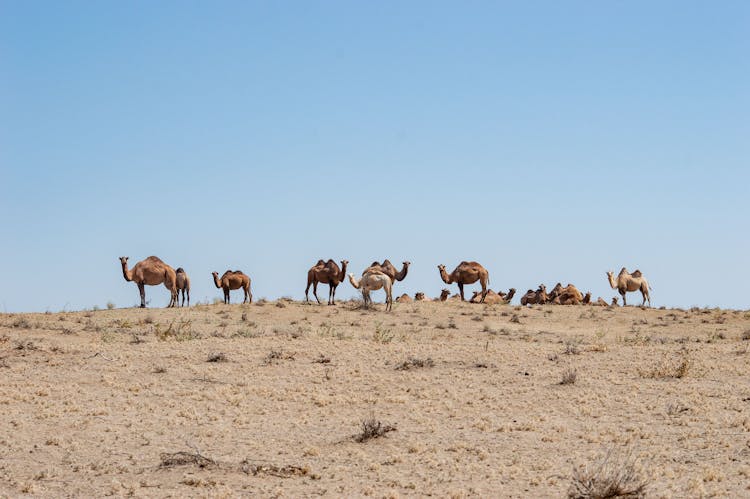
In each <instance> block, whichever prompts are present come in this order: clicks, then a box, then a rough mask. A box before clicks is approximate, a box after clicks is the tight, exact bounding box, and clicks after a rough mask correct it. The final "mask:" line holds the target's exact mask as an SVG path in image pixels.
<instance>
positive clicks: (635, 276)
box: [120, 256, 651, 311]
mask: <svg viewBox="0 0 750 499" xmlns="http://www.w3.org/2000/svg"><path fill="white" fill-rule="evenodd" d="M120 264H121V265H122V275H123V277H125V280H126V281H133V282H135V283H136V285H137V286H138V291H139V292H140V295H141V307H142V308H144V307H145V306H146V291H145V286H147V285H148V286H158V285H159V284H164V286H165V287H166V288H167V289H168V290H169V291H170V293H171V299H170V301H169V305H168V307H176V306H178V301H179V298H180V294H181V296H182V301H181V303H179V306H184V305H185V298H186V297H187V306H190V278H189V277H188V275H187V273H186V272H185V270H184V269H183V268H182V267H180V268H178V269H177V270H174V269H173V268H172V267H170V266H169V265H167V264H166V263H164V262H163V261H162V260H161V259H160V258H158V257H156V256H150V257H148V258H146V259H145V260H141V261H140V262H138V263H136V264H135V266H134V267H133V268H132V269H129V268H128V257H127V256H122V257H120ZM347 265H349V262H348V261H347V260H341V266H340V267H339V265H338V264H337V263H336V262H335V261H333V260H328V261H325V260H318V262H317V263H316V264H315V265H313V266H312V267H310V270H308V271H307V287H306V288H305V301H310V300H309V296H308V292H309V290H310V286H312V287H313V296H314V297H315V300H317V302H318V303H320V299H319V298H318V284H327V285H328V305H335V304H336V301H335V298H336V288H337V287H338V285H339V284H341V283H342V282H343V281H344V279H345V278H346V277H347V276H348V277H349V282H350V283H351V285H352V286H354V288H356V289H358V290H360V291H361V292H362V299H363V301H364V306H365V307H369V306H370V305H371V304H372V298H371V297H370V292H371V291H377V290H379V289H383V290H384V291H385V303H386V311H388V310H391V309H392V308H393V301H394V300H393V284H394V283H395V282H397V281H403V280H404V279H405V278H406V274H407V273H408V272H409V265H411V262H403V267H402V268H401V270H397V269H396V267H394V266H393V264H392V263H391V262H390V261H389V260H388V259H386V260H384V261H383V263H379V262H377V261H375V262H372V263H371V264H370V266H369V267H367V268H366V269H365V270H364V271H363V272H362V276H361V278H359V279H357V278H356V277H355V276H354V274H352V273H349V274H347V273H346V270H347ZM438 270H439V271H440V278H441V279H442V280H443V282H445V283H446V284H454V283H455V284H458V290H459V294H457V295H454V296H452V297H451V296H450V291H449V290H448V289H443V290H442V292H441V294H440V297H439V298H435V299H434V300H431V299H429V298H427V297H425V294H424V293H416V294H415V295H414V299H412V298H411V297H410V296H409V295H407V294H404V295H402V296H400V297H398V298H396V300H395V301H397V302H401V303H403V302H411V301H446V300H449V299H452V300H458V299H460V300H461V301H465V298H464V285H466V284H474V283H476V282H477V281H479V284H480V285H481V286H482V291H481V292H480V291H475V292H474V296H472V297H471V299H470V300H469V301H470V302H472V303H487V304H493V303H510V301H511V299H512V298H513V296H515V293H516V290H515V288H511V289H510V290H508V292H507V293H503V292H502V291H501V292H498V293H496V292H494V291H492V290H491V289H488V288H487V285H488V284H489V282H490V275H489V272H487V269H485V268H484V267H483V266H482V265H481V264H479V263H477V262H461V263H460V264H458V266H457V267H456V268H455V269H454V270H453V272H451V273H450V274H448V273H447V272H446V270H445V265H438ZM212 275H213V279H214V285H215V286H216V287H217V288H220V289H222V290H223V292H224V303H226V304H228V303H229V292H230V291H232V290H237V289H242V290H243V292H244V300H243V301H242V303H252V301H253V294H252V292H251V291H250V284H251V281H250V277H249V276H248V275H247V274H245V273H244V272H242V271H241V270H234V271H233V270H227V271H226V272H224V274H223V275H222V276H221V277H219V273H218V272H212ZM607 279H608V281H609V285H610V286H611V287H612V289H616V290H617V291H618V292H619V293H620V296H621V297H622V302H623V304H624V305H627V301H626V300H625V294H626V293H628V292H634V291H640V292H641V295H642V296H643V303H642V304H641V305H642V306H643V305H645V304H646V302H648V305H649V306H651V298H650V296H649V289H650V286H649V284H648V281H647V280H646V278H645V277H643V274H642V273H641V271H640V270H636V271H634V272H633V273H632V274H631V273H630V272H628V271H627V269H626V268H625V267H623V268H622V270H620V273H619V274H618V275H617V277H615V275H614V273H613V272H607ZM532 304H556V305H598V306H616V305H617V304H618V303H617V298H613V299H612V302H611V303H607V302H606V301H605V300H603V299H602V298H601V297H599V299H598V300H597V301H595V302H592V301H591V293H590V292H589V293H586V294H585V295H584V294H583V293H581V292H580V291H579V290H578V288H576V287H575V286H573V285H572V284H568V285H567V286H564V287H563V285H562V284H561V283H557V285H556V286H555V287H554V288H553V289H552V291H550V292H549V293H547V288H546V287H545V286H544V284H540V285H539V287H538V288H537V289H536V290H531V289H530V290H528V291H527V292H526V294H524V295H523V296H522V297H521V305H532Z"/></svg>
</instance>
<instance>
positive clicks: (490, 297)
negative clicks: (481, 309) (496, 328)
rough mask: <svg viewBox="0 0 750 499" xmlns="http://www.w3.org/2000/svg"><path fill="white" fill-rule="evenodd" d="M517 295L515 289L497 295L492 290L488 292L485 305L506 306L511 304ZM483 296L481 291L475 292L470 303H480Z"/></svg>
mask: <svg viewBox="0 0 750 499" xmlns="http://www.w3.org/2000/svg"><path fill="white" fill-rule="evenodd" d="M515 294H516V289H515V288H510V290H508V293H507V294H506V293H503V292H502V291H501V292H500V293H495V292H494V291H493V290H492V289H488V290H487V295H486V296H485V298H484V303H486V304H490V305H505V304H508V303H510V300H511V299H512V298H513V296H514V295H515ZM480 299H481V294H480V292H479V291H474V295H473V296H472V297H471V299H470V300H469V303H480Z"/></svg>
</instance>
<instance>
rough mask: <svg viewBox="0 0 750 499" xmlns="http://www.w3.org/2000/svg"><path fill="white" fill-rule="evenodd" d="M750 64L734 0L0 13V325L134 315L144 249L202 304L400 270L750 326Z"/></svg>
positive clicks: (17, 5)
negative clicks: (584, 295)
mask: <svg viewBox="0 0 750 499" xmlns="http://www.w3.org/2000/svg"><path fill="white" fill-rule="evenodd" d="M749 55H750V3H749V2H745V1H736V2H732V1H727V2H685V1H674V2H670V1H660V2H650V1H649V2H647V1H640V2H638V1H636V2H614V1H612V2H594V1H585V2H557V1H549V2H543V1H539V2H513V3H510V2H508V3H505V2H497V1H489V2H474V1H472V2H434V1H429V2H417V1H414V2H400V1H398V2H395V1H394V2H350V1H341V2H336V1H325V2H315V1H304V2H245V1H242V2H187V1H179V2H166V1H159V2H150V1H144V2H93V1H91V2H70V1H66V2H41V1H39V2H27V1H17V2H8V1H0V210H1V213H2V215H3V221H2V227H3V238H2V244H0V307H2V308H1V309H0V310H3V311H8V312H15V311H44V310H51V311H57V310H61V309H63V308H66V309H68V310H71V309H81V308H88V307H92V306H94V305H98V306H100V307H102V306H104V304H105V303H107V302H108V301H112V302H114V303H115V304H117V306H132V305H134V304H137V303H138V301H139V299H138V291H137V289H136V286H135V285H134V284H132V283H126V282H125V281H124V280H123V278H122V274H121V272H120V265H119V262H118V257H119V256H123V255H127V256H130V258H131V263H134V262H136V261H138V260H140V259H142V258H145V257H147V256H149V255H152V254H154V255H158V256H160V257H161V258H162V259H164V260H165V261H166V262H168V263H170V264H171V265H172V266H174V267H178V266H182V267H184V268H185V269H187V271H188V273H189V274H190V275H191V278H192V281H193V300H194V301H197V300H205V299H208V300H212V299H213V298H214V297H216V296H221V293H220V290H217V289H215V288H214V287H213V283H212V281H211V271H214V270H216V271H219V272H223V271H224V270H226V269H228V268H232V269H234V268H240V269H242V270H244V271H245V272H247V273H248V274H250V275H251V277H252V278H253V288H254V289H253V292H254V295H255V297H256V298H260V297H267V298H269V299H271V298H275V297H278V296H283V295H287V296H292V297H294V298H301V297H302V296H303V292H304V287H305V279H306V271H307V269H308V268H309V267H310V266H311V265H312V264H313V263H315V262H316V261H317V260H318V259H319V258H334V259H336V260H341V259H344V258H346V259H348V260H350V262H351V267H352V269H353V270H354V271H356V272H357V273H359V272H361V270H362V269H363V268H364V267H365V266H366V265H367V264H368V263H370V262H371V261H372V260H375V259H383V258H390V259H391V260H392V261H394V262H401V261H402V260H405V259H408V260H411V261H412V263H413V265H412V269H411V272H410V274H409V276H408V278H407V279H406V281H404V282H402V283H399V284H398V285H397V286H396V290H397V292H398V293H399V294H400V293H402V292H409V293H413V292H415V291H420V290H421V291H425V292H426V293H427V294H428V295H433V296H434V295H436V294H438V293H439V290H440V289H441V288H442V287H444V284H443V283H442V281H440V279H439V276H438V271H437V269H436V266H437V264H439V263H444V264H446V265H447V266H448V267H450V268H452V267H454V266H455V265H456V264H457V263H458V262H459V261H461V260H477V261H479V262H481V263H483V264H484V265H485V267H487V268H488V270H489V271H490V278H491V286H492V287H493V288H494V289H498V288H502V289H507V288H509V287H515V288H517V289H518V290H519V292H523V291H525V290H526V289H527V288H535V287H536V286H537V285H538V284H539V283H541V282H544V283H546V284H547V285H548V286H551V285H553V284H554V283H555V282H557V281H562V282H563V283H567V282H572V283H574V284H576V285H577V286H578V287H579V288H581V289H582V290H583V291H588V290H590V291H592V292H593V293H594V296H595V297H596V296H598V295H601V296H603V297H605V298H609V297H611V296H614V295H615V292H614V291H613V290H611V289H609V286H608V284H607V282H606V278H605V271H607V270H614V271H618V270H619V269H620V267H622V266H627V267H628V268H630V269H633V268H636V267H638V268H640V269H641V270H642V271H643V272H644V274H645V275H646V276H647V277H648V278H649V280H650V281H651V283H652V286H653V288H654V290H653V292H652V300H653V304H654V305H656V306H659V305H666V306H683V307H688V306H692V305H700V306H722V307H732V308H743V309H746V308H748V302H749V301H750V299H748V297H747V296H748V295H747V293H746V287H747V285H748V283H749V282H750V266H749V265H748V254H749V253H750V231H749V230H748V228H749V225H750V224H749V223H748V215H749V214H750V209H749V208H750V201H749V200H748V192H749V191H750V161H749V160H750V57H749ZM324 289H325V288H324ZM452 289H453V290H455V289H456V286H455V285H454V286H453V287H452ZM325 294H326V292H325V291H324V292H323V295H325ZM339 295H340V296H341V297H342V298H343V297H347V296H351V295H353V290H352V288H351V286H350V285H349V284H348V283H345V284H342V285H341V286H340V288H339ZM631 296H632V297H633V298H632V299H633V300H637V299H638V298H637V297H636V296H635V295H631ZM147 298H148V299H149V300H150V303H151V306H159V307H161V306H164V305H166V303H167V301H168V292H167V291H166V290H165V289H164V288H163V287H150V288H147ZM234 298H235V299H237V298H238V296H235V297H234ZM378 298H379V299H380V300H382V297H380V296H379V297H378Z"/></svg>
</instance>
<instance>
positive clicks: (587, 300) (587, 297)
mask: <svg viewBox="0 0 750 499" xmlns="http://www.w3.org/2000/svg"><path fill="white" fill-rule="evenodd" d="M583 305H591V291H587V292H586V294H585V295H583Z"/></svg>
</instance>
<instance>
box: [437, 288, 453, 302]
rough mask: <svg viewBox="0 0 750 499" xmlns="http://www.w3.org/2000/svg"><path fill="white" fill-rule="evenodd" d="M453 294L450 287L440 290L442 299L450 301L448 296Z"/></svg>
mask: <svg viewBox="0 0 750 499" xmlns="http://www.w3.org/2000/svg"><path fill="white" fill-rule="evenodd" d="M450 295H451V292H450V290H448V289H442V290H440V298H439V300H440V301H448V297H449V296H450Z"/></svg>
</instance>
